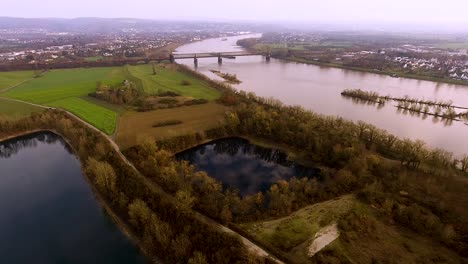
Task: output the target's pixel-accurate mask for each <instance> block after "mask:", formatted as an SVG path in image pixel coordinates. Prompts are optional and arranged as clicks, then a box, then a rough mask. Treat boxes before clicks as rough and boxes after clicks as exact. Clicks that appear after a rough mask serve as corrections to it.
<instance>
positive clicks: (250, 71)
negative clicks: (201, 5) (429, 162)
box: [177, 34, 468, 156]
mask: <svg viewBox="0 0 468 264" xmlns="http://www.w3.org/2000/svg"><path fill="white" fill-rule="evenodd" d="M249 37H260V35H259V34H253V35H243V36H236V37H228V38H227V40H224V41H223V40H222V38H217V39H208V40H203V41H199V42H194V43H190V44H187V45H184V46H181V47H179V48H177V52H180V53H197V52H215V51H216V52H221V51H241V50H243V49H242V48H241V47H239V46H237V45H236V42H237V40H239V39H243V38H249ZM177 62H178V63H182V64H186V65H188V66H190V67H193V68H195V66H194V63H193V60H192V59H181V60H177ZM196 69H197V70H198V71H200V72H202V73H204V74H206V75H208V76H210V77H211V78H213V79H218V80H219V79H220V78H219V77H218V76H216V75H214V74H213V73H211V72H210V70H212V69H214V70H219V71H222V72H228V73H232V74H237V77H238V78H239V79H240V80H241V81H242V83H241V84H239V85H234V87H236V88H237V89H240V90H244V91H247V92H255V93H256V94H257V95H260V96H263V97H274V98H277V99H279V100H281V101H282V102H284V103H286V104H290V105H300V106H303V107H304V108H306V109H309V110H312V111H314V112H316V113H321V114H325V115H332V116H340V117H343V118H346V119H349V120H353V121H359V120H362V121H365V122H367V123H370V124H373V125H375V126H377V127H379V128H382V129H384V130H387V131H388V132H390V133H392V134H394V135H396V136H398V137H400V138H410V139H412V140H416V139H420V140H423V141H424V142H426V143H427V144H428V146H430V147H432V148H442V149H445V150H448V151H451V152H453V153H454V154H455V155H457V156H460V155H463V154H468V125H465V124H464V123H463V122H452V123H451V124H447V123H446V122H443V121H442V120H440V119H436V118H433V117H432V116H428V117H427V118H426V119H422V118H421V117H418V116H412V115H409V114H405V113H403V112H400V111H397V108H395V107H394V105H395V103H387V105H386V106H384V107H382V108H377V107H375V106H372V105H365V104H357V103H355V102H353V101H352V100H350V99H347V98H344V97H342V96H341V95H340V93H341V92H342V91H343V90H344V89H362V90H370V91H377V92H379V93H380V94H382V95H387V94H389V95H392V96H394V97H402V96H405V95H409V96H410V97H415V98H420V99H428V100H433V99H438V100H452V101H453V103H454V105H459V106H468V86H463V85H454V84H445V83H437V82H430V81H421V80H414V79H406V78H393V77H390V76H386V75H379V74H374V73H365V72H357V71H351V70H344V69H337V68H330V67H322V66H316V65H308V64H303V63H295V62H288V61H283V60H278V59H271V61H270V62H267V61H266V60H265V58H264V57H262V56H248V57H238V58H236V59H223V63H222V64H221V65H218V62H217V58H203V59H198V67H196Z"/></svg>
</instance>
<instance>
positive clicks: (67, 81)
mask: <svg viewBox="0 0 468 264" xmlns="http://www.w3.org/2000/svg"><path fill="white" fill-rule="evenodd" d="M124 78H125V77H124V76H123V71H122V70H121V68H88V69H81V68H80V69H66V70H52V71H50V72H47V73H45V74H44V76H42V77H40V78H35V79H33V80H31V81H29V82H27V83H23V84H21V85H19V86H17V87H16V88H15V89H12V90H9V91H7V92H6V93H4V94H2V95H3V96H5V97H9V98H14V99H18V100H23V101H27V102H32V103H36V104H49V103H51V102H53V101H57V100H61V99H65V98H68V97H80V96H84V95H87V94H88V93H90V92H92V91H94V89H95V88H96V82H98V81H102V82H103V83H106V84H116V83H119V82H121V81H122V80H123V79H124Z"/></svg>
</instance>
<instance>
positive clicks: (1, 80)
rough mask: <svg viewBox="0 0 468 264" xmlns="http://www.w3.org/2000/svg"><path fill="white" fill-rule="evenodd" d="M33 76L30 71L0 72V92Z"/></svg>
mask: <svg viewBox="0 0 468 264" xmlns="http://www.w3.org/2000/svg"><path fill="white" fill-rule="evenodd" d="M33 77H34V73H33V72H32V71H16V72H0V92H2V91H5V90H8V89H10V88H12V87H14V86H16V85H18V84H21V83H23V82H25V81H28V80H30V79H32V78H33Z"/></svg>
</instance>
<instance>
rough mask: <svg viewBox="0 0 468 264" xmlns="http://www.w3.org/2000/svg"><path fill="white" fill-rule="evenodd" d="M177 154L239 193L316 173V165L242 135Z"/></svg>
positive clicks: (247, 193)
mask: <svg viewBox="0 0 468 264" xmlns="http://www.w3.org/2000/svg"><path fill="white" fill-rule="evenodd" d="M176 158H177V159H179V160H187V161H189V162H190V163H191V164H194V165H195V166H196V167H197V169H199V170H202V171H206V172H207V173H208V175H210V176H211V177H214V178H215V179H217V180H219V181H220V182H222V183H223V186H224V187H225V188H228V187H232V188H235V189H237V190H239V193H240V194H241V195H250V194H254V193H257V192H259V191H266V190H268V189H269V188H270V186H271V185H272V184H274V183H276V182H278V181H279V180H289V179H291V178H292V177H297V178H301V177H317V176H318V175H319V169H315V168H308V167H304V166H301V165H299V164H297V163H295V162H292V161H289V160H288V159H287V155H286V154H285V153H283V152H281V151H279V150H276V149H269V148H264V147H260V146H256V145H253V144H250V143H249V142H248V141H247V140H245V139H241V138H227V139H220V140H216V141H213V142H210V143H207V144H204V145H201V146H197V147H195V148H192V149H189V150H186V151H184V152H181V153H178V154H177V155H176Z"/></svg>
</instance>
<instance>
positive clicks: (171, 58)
mask: <svg viewBox="0 0 468 264" xmlns="http://www.w3.org/2000/svg"><path fill="white" fill-rule="evenodd" d="M169 62H170V63H174V62H175V58H174V55H173V54H171V55H169Z"/></svg>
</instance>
